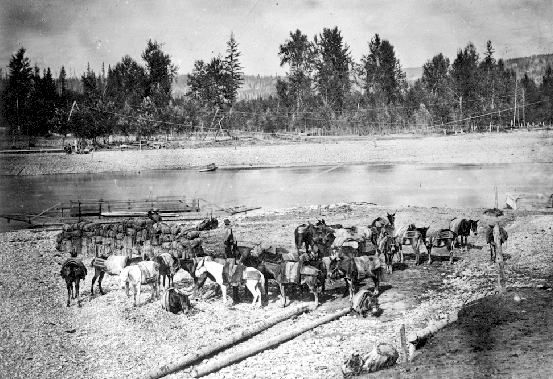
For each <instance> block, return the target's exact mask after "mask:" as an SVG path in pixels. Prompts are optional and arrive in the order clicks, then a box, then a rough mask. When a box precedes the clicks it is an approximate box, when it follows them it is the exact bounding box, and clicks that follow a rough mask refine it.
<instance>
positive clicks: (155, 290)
mask: <svg viewBox="0 0 553 379" xmlns="http://www.w3.org/2000/svg"><path fill="white" fill-rule="evenodd" d="M119 280H120V282H121V288H125V293H126V295H127V297H130V296H131V295H130V293H129V285H130V286H132V288H133V292H134V306H135V307H136V306H137V301H136V299H137V297H138V300H139V301H140V292H141V287H142V285H143V284H149V285H150V286H151V287H152V296H151V298H150V301H153V300H154V298H157V299H159V286H158V282H159V264H158V263H157V262H153V261H145V262H139V263H138V264H136V265H132V266H127V267H125V268H123V269H122V270H121V274H120V275H119Z"/></svg>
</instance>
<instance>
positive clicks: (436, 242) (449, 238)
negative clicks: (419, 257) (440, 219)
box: [426, 229, 457, 264]
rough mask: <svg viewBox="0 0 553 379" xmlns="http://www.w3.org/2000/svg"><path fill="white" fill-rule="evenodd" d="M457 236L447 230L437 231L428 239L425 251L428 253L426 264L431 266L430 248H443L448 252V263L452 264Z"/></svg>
mask: <svg viewBox="0 0 553 379" xmlns="http://www.w3.org/2000/svg"><path fill="white" fill-rule="evenodd" d="M456 238H457V236H456V235H455V233H453V232H452V231H451V230H449V229H438V230H436V231H434V232H432V233H430V236H429V237H428V243H427V244H426V250H427V252H428V264H432V248H433V247H445V248H447V251H449V263H450V264H453V247H454V245H455V239H456Z"/></svg>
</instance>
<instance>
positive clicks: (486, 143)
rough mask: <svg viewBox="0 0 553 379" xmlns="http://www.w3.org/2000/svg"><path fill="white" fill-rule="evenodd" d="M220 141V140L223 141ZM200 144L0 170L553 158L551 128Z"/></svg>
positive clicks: (45, 160) (34, 159) (4, 163)
mask: <svg viewBox="0 0 553 379" xmlns="http://www.w3.org/2000/svg"><path fill="white" fill-rule="evenodd" d="M221 145H222V144H221ZM221 145H218V144H217V143H213V144H210V145H209V146H204V147H201V148H179V149H159V150H142V151H139V150H128V151H118V150H105V151H96V152H94V153H91V154H70V155H67V154H62V153H60V154H46V153H44V154H40V153H38V154H23V155H9V154H0V175H45V174H77V173H81V174H82V173H101V172H138V171H143V170H174V169H190V170H195V169H198V168H200V167H202V166H205V165H207V164H209V163H212V162H213V163H215V164H216V165H217V166H218V167H219V168H221V169H238V168H269V167H270V168H274V167H295V166H334V165H354V164H505V163H553V131H549V130H541V131H519V130H517V131H512V132H508V133H469V134H458V135H448V136H437V135H432V136H413V137H412V138H406V137H405V136H385V137H384V138H379V137H366V138H355V139H354V140H352V139H351V138H348V137H343V138H340V137H335V138H332V139H329V140H327V141H325V142H320V141H318V142H297V143H290V142H281V143H279V142H275V141H271V142H268V141H258V142H253V143H252V142H251V141H246V142H242V141H232V142H230V141H228V142H226V143H224V146H221Z"/></svg>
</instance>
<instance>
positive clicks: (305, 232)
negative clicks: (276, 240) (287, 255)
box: [294, 222, 315, 254]
mask: <svg viewBox="0 0 553 379" xmlns="http://www.w3.org/2000/svg"><path fill="white" fill-rule="evenodd" d="M314 236H315V226H314V225H313V224H312V223H310V222H308V223H307V224H301V225H300V226H298V227H297V228H296V229H294V242H295V243H296V249H297V251H298V254H299V253H300V250H301V248H302V246H303V245H305V251H306V252H308V251H309V250H310V249H311V250H312V249H313V245H314V241H313V237H314Z"/></svg>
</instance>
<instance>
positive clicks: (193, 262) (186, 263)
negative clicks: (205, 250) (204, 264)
mask: <svg viewBox="0 0 553 379" xmlns="http://www.w3.org/2000/svg"><path fill="white" fill-rule="evenodd" d="M202 259H203V257H198V258H190V259H187V258H186V259H179V266H180V268H182V269H183V270H184V271H186V272H188V274H189V275H190V276H191V277H192V280H193V281H194V284H193V287H192V296H193V297H197V295H198V290H199V289H200V288H201V287H202V286H203V284H204V283H205V280H206V279H207V273H204V274H202V275H200V276H199V277H197V276H196V266H197V265H198V262H199V261H200V260H202Z"/></svg>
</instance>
